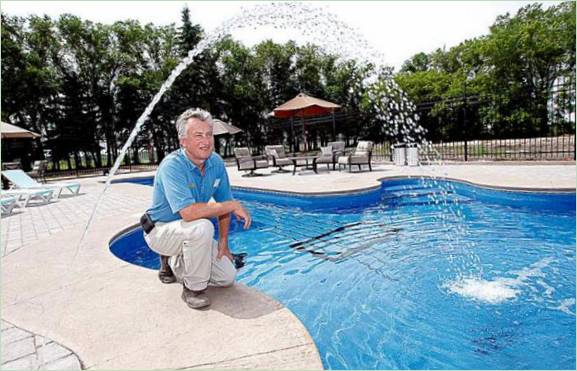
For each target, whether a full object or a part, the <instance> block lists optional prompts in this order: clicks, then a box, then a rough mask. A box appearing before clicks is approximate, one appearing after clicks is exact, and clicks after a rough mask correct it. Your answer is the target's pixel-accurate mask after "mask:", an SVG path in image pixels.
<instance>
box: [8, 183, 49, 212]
mask: <svg viewBox="0 0 577 371" xmlns="http://www.w3.org/2000/svg"><path fill="white" fill-rule="evenodd" d="M53 193H54V191H53V190H52V189H46V188H44V189H9V190H3V191H2V197H4V196H9V197H13V198H15V199H16V203H18V204H19V205H20V206H22V207H26V206H28V204H29V203H30V201H32V200H38V201H40V203H42V204H47V203H48V202H50V199H52V194H53Z"/></svg>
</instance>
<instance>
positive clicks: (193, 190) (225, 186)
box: [147, 148, 232, 222]
mask: <svg viewBox="0 0 577 371" xmlns="http://www.w3.org/2000/svg"><path fill="white" fill-rule="evenodd" d="M204 169H205V172H204V176H203V175H202V174H201V172H200V169H199V168H198V167H197V166H196V165H195V164H194V163H193V162H192V161H190V159H189V158H188V157H187V156H186V153H185V152H184V149H182V148H181V149H179V150H176V151H174V152H172V153H171V154H169V155H168V156H166V157H165V158H164V159H163V160H162V162H161V163H160V165H159V166H158V170H157V171H156V176H155V177H154V189H153V193H152V206H151V207H150V209H148V211H147V212H148V214H149V215H150V217H151V219H152V221H154V222H157V221H159V222H171V221H173V220H178V219H182V217H181V216H180V214H179V211H180V210H182V209H184V208H185V207H187V206H189V205H191V204H194V203H197V202H208V201H209V200H210V199H211V197H212V198H214V200H215V201H217V202H223V201H229V200H232V193H231V190H230V183H229V180H228V174H227V173H226V168H225V166H224V161H223V160H222V158H221V157H220V156H219V155H218V154H216V153H213V154H212V155H210V157H209V158H208V159H207V160H206V162H205V163H204Z"/></svg>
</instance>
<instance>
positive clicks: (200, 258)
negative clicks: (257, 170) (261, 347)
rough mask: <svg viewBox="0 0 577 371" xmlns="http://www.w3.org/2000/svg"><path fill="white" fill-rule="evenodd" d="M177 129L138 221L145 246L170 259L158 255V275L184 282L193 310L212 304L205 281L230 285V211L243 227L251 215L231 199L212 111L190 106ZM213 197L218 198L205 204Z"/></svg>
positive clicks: (232, 274)
mask: <svg viewBox="0 0 577 371" xmlns="http://www.w3.org/2000/svg"><path fill="white" fill-rule="evenodd" d="M176 128H177V131H178V138H179V140H180V145H181V148H180V149H179V150H177V151H174V152H172V153H171V154H170V155H168V156H167V157H166V158H165V159H164V160H163V161H162V162H161V164H160V165H159V167H158V170H157V172H156V176H155V178H154V190H153V198H152V206H151V207H150V208H149V209H148V210H147V212H146V214H145V215H144V216H143V221H142V223H143V227H144V229H145V240H146V243H147V244H148V246H150V248H151V249H152V250H154V251H155V252H157V253H158V254H160V255H161V257H162V256H167V257H169V258H168V259H167V261H166V260H165V259H166V258H163V259H161V269H160V272H159V278H160V279H161V280H162V281H163V282H166V283H169V282H171V281H174V280H178V281H179V282H182V284H183V291H182V299H183V300H184V301H185V302H186V304H187V305H188V306H189V307H191V308H202V307H206V306H208V305H210V300H209V298H208V296H206V294H205V289H206V287H207V286H208V285H209V284H210V285H215V286H230V285H232V284H233V283H234V279H235V277H236V269H235V267H234V265H233V263H232V260H233V258H232V254H231V252H230V250H229V248H228V230H229V225H230V216H231V214H234V215H235V216H236V217H237V219H239V220H243V221H244V228H245V229H247V228H249V226H250V223H251V217H250V214H249V213H248V211H247V210H245V209H244V208H243V206H242V205H241V204H240V202H238V201H235V200H233V198H232V194H231V189H230V183H229V180H228V174H227V172H226V169H225V166H224V162H223V160H222V158H221V157H220V156H219V155H218V154H216V153H214V152H213V148H214V137H213V135H212V128H213V125H212V117H211V115H210V114H209V113H208V112H206V111H203V110H200V109H189V110H187V111H185V112H183V113H182V114H181V115H180V116H179V118H178V120H177V121H176ZM211 198H213V199H214V201H216V202H209V200H210V199H211ZM213 217H217V218H218V232H219V238H218V242H217V241H215V240H213V235H214V227H213V224H212V223H211V222H210V220H209V218H213ZM171 271H172V272H171ZM172 273H174V276H175V278H174V279H172V278H171V277H172Z"/></svg>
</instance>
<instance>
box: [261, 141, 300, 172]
mask: <svg viewBox="0 0 577 371" xmlns="http://www.w3.org/2000/svg"><path fill="white" fill-rule="evenodd" d="M264 152H265V154H266V157H267V159H268V160H272V166H276V167H278V170H275V171H274V172H275V173H284V172H288V171H289V170H285V169H283V166H288V165H292V164H293V162H292V161H291V160H290V159H289V158H288V157H287V155H286V152H285V150H284V146H283V145H274V146H272V145H271V146H264Z"/></svg>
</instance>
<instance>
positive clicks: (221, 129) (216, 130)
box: [212, 119, 242, 136]
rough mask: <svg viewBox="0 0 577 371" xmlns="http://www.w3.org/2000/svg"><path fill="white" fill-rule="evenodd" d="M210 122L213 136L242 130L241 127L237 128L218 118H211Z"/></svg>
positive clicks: (231, 133)
mask: <svg viewBox="0 0 577 371" xmlns="http://www.w3.org/2000/svg"><path fill="white" fill-rule="evenodd" d="M212 123H213V129H212V134H213V135H215V136H216V135H223V134H230V135H233V134H236V133H240V132H241V131H242V129H239V128H237V127H236V126H234V125H231V124H228V123H226V122H224V121H222V120H219V119H214V120H212Z"/></svg>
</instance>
